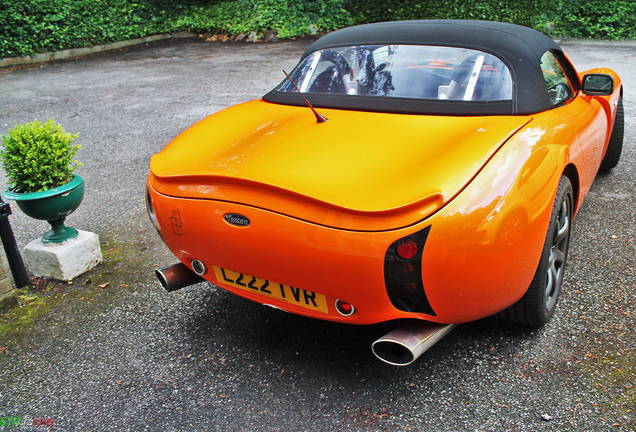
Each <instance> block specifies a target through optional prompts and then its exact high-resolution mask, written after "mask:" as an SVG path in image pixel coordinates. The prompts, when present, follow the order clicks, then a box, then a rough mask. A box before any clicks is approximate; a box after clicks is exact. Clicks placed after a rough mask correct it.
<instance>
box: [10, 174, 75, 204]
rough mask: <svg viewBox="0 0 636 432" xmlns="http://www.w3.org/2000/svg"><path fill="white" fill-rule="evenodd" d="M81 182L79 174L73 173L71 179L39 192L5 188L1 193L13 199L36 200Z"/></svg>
mask: <svg viewBox="0 0 636 432" xmlns="http://www.w3.org/2000/svg"><path fill="white" fill-rule="evenodd" d="M83 182H84V180H83V179H82V178H81V177H80V176H78V175H77V174H73V180H71V181H70V182H68V183H64V184H63V185H61V186H58V187H56V188H53V189H47V190H45V191H41V192H13V191H12V190H10V189H6V190H5V191H4V192H3V195H4V197H5V198H7V199H10V200H14V201H30V200H37V199H42V198H49V197H52V196H56V195H61V194H64V193H67V192H69V191H72V190H73V189H75V188H76V187H78V186H80V185H81V184H82V183H83Z"/></svg>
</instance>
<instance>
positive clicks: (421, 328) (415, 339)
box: [371, 320, 457, 366]
mask: <svg viewBox="0 0 636 432" xmlns="http://www.w3.org/2000/svg"><path fill="white" fill-rule="evenodd" d="M455 327H457V324H437V323H432V322H428V321H415V320H414V321H409V322H408V323H406V324H404V325H402V326H401V327H398V328H397V329H395V330H393V331H392V332H389V333H387V334H386V335H384V336H382V337H381V338H380V339H378V340H377V341H375V342H373V345H372V346H371V349H372V350H373V354H375V356H376V357H377V358H379V359H380V360H382V361H383V362H385V363H388V364H390V365H393V366H406V365H410V364H411V363H413V362H414V361H415V360H416V359H417V358H418V357H419V356H421V355H422V354H423V353H424V352H425V351H426V350H428V349H429V348H430V347H432V346H433V345H435V344H436V343H437V342H439V340H440V339H442V338H443V337H444V336H446V335H447V334H448V333H450V331H451V330H452V329H454V328H455Z"/></svg>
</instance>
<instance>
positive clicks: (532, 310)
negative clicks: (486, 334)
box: [498, 176, 574, 326]
mask: <svg viewBox="0 0 636 432" xmlns="http://www.w3.org/2000/svg"><path fill="white" fill-rule="evenodd" d="M573 196H574V192H573V189H572V183H570V179H568V178H567V177H566V176H562V177H561V180H560V181H559V187H558V189H557V193H556V197H555V199H554V204H553V206H552V214H551V215H550V225H549V226H548V233H547V234H546V237H545V242H544V244H543V251H542V252H541V259H540V260H539V266H538V267H537V271H536V273H535V275H534V278H533V279H532V283H531V284H530V287H529V288H528V291H526V293H525V294H524V296H523V297H522V298H521V299H520V300H519V301H518V302H517V303H515V304H513V305H512V306H510V307H509V308H508V309H506V310H504V311H502V312H500V313H499V314H498V316H499V317H501V318H504V319H507V320H510V321H514V322H517V323H520V324H527V325H531V326H541V325H543V324H545V323H547V322H548V321H549V320H550V318H552V315H554V310H555V309H556V304H557V301H558V299H559V294H560V293H561V285H562V283H563V275H564V273H565V267H566V263H567V258H568V248H569V246H570V230H571V226H572V216H573V214H574V199H573Z"/></svg>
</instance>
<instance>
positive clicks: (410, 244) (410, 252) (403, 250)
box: [397, 240, 417, 260]
mask: <svg viewBox="0 0 636 432" xmlns="http://www.w3.org/2000/svg"><path fill="white" fill-rule="evenodd" d="M397 254H398V257H400V258H402V259H404V260H410V259H411V258H413V257H414V256H415V255H417V244H416V243H415V242H414V241H413V240H407V241H405V242H402V243H400V244H399V245H398V247H397Z"/></svg>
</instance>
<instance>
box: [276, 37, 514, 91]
mask: <svg viewBox="0 0 636 432" xmlns="http://www.w3.org/2000/svg"><path fill="white" fill-rule="evenodd" d="M290 77H291V79H292V80H293V81H294V83H296V85H297V86H298V87H299V88H300V91H301V92H303V93H315V94H326V95H329V94H332V95H351V96H381V97H399V98H410V99H425V100H453V101H479V102H487V101H507V100H511V99H512V79H511V74H510V71H509V70H508V68H507V67H506V65H505V64H504V63H503V62H502V61H501V60H499V59H498V58H497V57H495V56H493V55H491V54H488V53H486V52H482V51H477V50H472V49H465V48H456V47H444V46H418V45H363V46H349V47H338V48H329V49H323V50H319V51H315V52H313V53H311V54H310V55H308V56H307V57H305V58H304V59H303V60H302V61H301V63H300V64H299V65H298V66H297V67H296V68H295V69H294V70H293V71H292V73H291V74H290ZM275 90H276V91H279V92H296V89H295V88H294V87H293V85H292V84H291V83H290V82H289V80H287V79H286V80H285V81H283V82H282V83H281V84H280V85H279V86H278V87H277V88H276V89H275Z"/></svg>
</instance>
